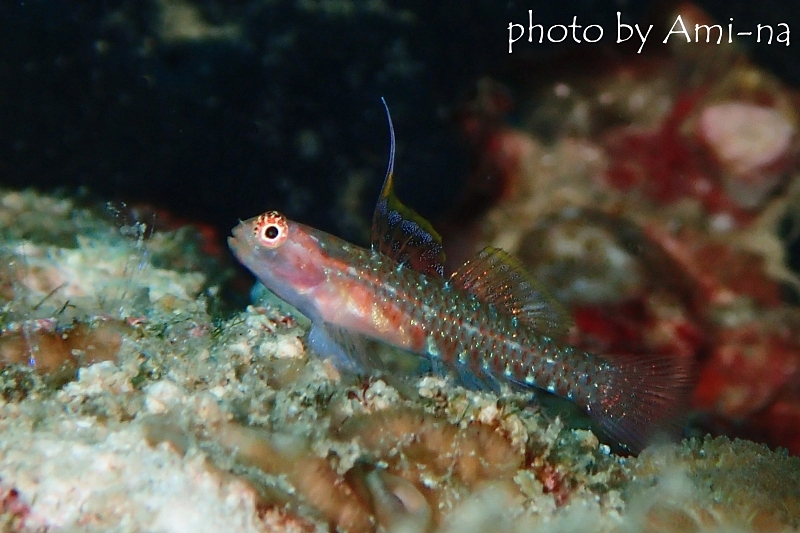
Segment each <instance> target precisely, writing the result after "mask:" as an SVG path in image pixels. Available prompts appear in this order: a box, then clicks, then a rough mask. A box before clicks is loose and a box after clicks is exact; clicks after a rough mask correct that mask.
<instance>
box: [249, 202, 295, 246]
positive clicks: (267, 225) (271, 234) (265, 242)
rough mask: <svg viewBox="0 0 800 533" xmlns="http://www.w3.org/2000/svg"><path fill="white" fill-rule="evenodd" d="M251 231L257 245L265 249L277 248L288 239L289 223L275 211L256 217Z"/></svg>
mask: <svg viewBox="0 0 800 533" xmlns="http://www.w3.org/2000/svg"><path fill="white" fill-rule="evenodd" d="M253 230H254V231H255V234H256V239H258V242H259V244H261V246H264V247H266V248H277V247H279V246H280V245H282V244H283V243H284V242H285V241H286V239H287V238H288V237H289V223H288V222H287V221H286V217H285V216H283V215H281V214H280V213H278V212H277V211H268V212H266V213H264V214H263V215H261V216H260V217H258V219H256V224H255V226H254V228H253Z"/></svg>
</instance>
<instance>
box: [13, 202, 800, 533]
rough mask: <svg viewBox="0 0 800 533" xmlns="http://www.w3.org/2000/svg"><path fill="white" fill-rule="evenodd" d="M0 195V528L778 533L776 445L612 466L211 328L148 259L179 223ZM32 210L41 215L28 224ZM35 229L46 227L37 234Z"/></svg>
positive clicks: (284, 325)
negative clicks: (12, 209)
mask: <svg viewBox="0 0 800 533" xmlns="http://www.w3.org/2000/svg"><path fill="white" fill-rule="evenodd" d="M9 204H17V205H18V206H20V205H24V206H25V207H24V209H22V208H19V209H20V214H22V213H23V212H24V213H27V215H26V216H25V217H22V216H18V217H5V219H4V218H3V217H2V216H1V215H3V213H4V212H3V210H2V209H0V220H3V219H4V220H5V222H4V224H5V225H4V227H3V229H4V237H5V241H4V242H3V244H2V246H3V250H4V251H5V252H4V253H6V254H9V257H12V258H13V259H14V260H13V261H9V262H8V263H7V267H6V270H4V276H5V278H4V279H5V284H4V286H5V287H7V290H6V291H5V292H4V297H5V298H6V301H5V304H4V313H3V315H2V316H3V317H4V320H5V321H6V322H5V323H4V324H3V331H4V333H3V335H2V336H0V346H1V347H2V348H3V349H2V351H0V354H2V356H3V362H2V363H3V365H4V368H3V372H2V373H1V374H0V377H2V379H3V382H2V392H3V394H2V400H0V435H2V438H0V491H2V492H0V494H1V495H2V496H1V499H0V501H2V505H0V524H2V527H3V529H4V530H8V531H45V530H47V531H60V530H63V531H131V530H147V531H159V532H183V531H193V532H198V531H199V532H202V531H225V530H236V531H287V532H288V531H291V532H295V531H297V532H310V531H331V530H338V531H350V532H371V531H392V532H427V531H442V532H455V531H458V532H460V533H464V532H472V531H474V532H479V531H487V530H492V531H508V532H518V531H540V530H541V531H544V530H547V531H552V530H554V529H555V530H566V529H572V530H574V529H576V528H578V529H581V530H593V531H686V530H693V531H704V530H708V531H711V530H718V529H719V528H721V527H728V528H736V529H737V530H742V531H748V530H753V531H759V530H765V529H767V528H769V529H770V530H776V531H777V530H782V529H785V530H788V529H790V528H793V527H794V528H796V527H798V526H800V503H798V502H800V486H798V483H797V480H798V479H800V459H798V458H794V457H789V456H787V455H786V454H783V453H778V452H772V451H769V450H767V449H766V448H764V447H761V446H758V445H755V444H752V443H748V442H743V441H735V442H731V441H729V440H727V439H716V440H711V439H708V440H705V441H700V440H690V441H686V442H684V443H682V444H680V445H675V444H661V445H657V446H654V447H652V448H649V449H648V450H646V451H645V452H643V453H642V454H641V455H640V456H639V457H638V458H634V457H623V456H618V455H616V454H614V453H611V451H610V450H609V448H608V447H607V446H605V445H603V444H601V442H600V441H599V440H598V438H597V437H596V436H595V435H594V434H593V433H592V432H591V431H589V430H586V429H575V428H572V427H570V426H569V425H568V424H567V423H566V422H565V421H564V419H562V418H560V417H558V416H555V415H552V414H547V412H545V411H543V410H541V409H540V407H539V405H538V404H537V403H536V402H535V401H533V402H532V401H531V398H530V397H529V396H528V395H524V394H511V393H508V394H504V395H501V396H497V395H495V394H493V393H489V392H473V391H467V390H464V389H463V388H460V387H458V386H455V385H453V384H452V383H451V382H450V381H449V380H446V379H442V378H438V377H431V376H408V377H405V378H402V377H396V376H394V377H392V376H387V377H385V378H381V377H379V376H371V377H357V376H347V375H340V373H339V372H337V370H336V369H335V368H334V367H332V366H331V365H330V364H329V363H328V362H326V361H324V360H321V359H319V358H317V357H316V356H314V355H313V354H309V353H308V352H307V351H306V349H305V348H304V340H303V335H304V326H303V325H302V324H303V323H302V321H299V320H297V319H296V318H297V317H292V316H291V315H289V314H287V313H286V311H285V310H282V309H280V308H279V307H276V306H272V305H270V304H268V303H263V305H261V306H250V307H248V308H247V309H246V310H244V311H239V312H236V313H234V314H233V315H232V316H230V317H227V318H217V319H213V318H212V317H211V316H210V315H209V313H208V310H207V309H208V308H209V307H211V305H210V300H211V299H212V298H214V295H215V294H216V291H215V290H214V289H213V288H207V287H206V285H205V281H204V280H205V276H204V273H203V272H201V271H190V270H187V269H186V265H187V264H194V265H201V264H203V263H202V262H194V261H188V262H186V261H181V266H180V269H171V268H170V265H169V264H168V262H167V261H165V260H164V258H165V257H173V256H174V252H175V250H176V249H180V247H181V246H182V245H185V246H187V250H193V249H194V248H192V247H191V246H188V245H186V244H182V243H185V241H183V240H182V239H185V238H186V235H185V234H186V232H185V231H183V232H176V233H160V234H155V235H153V236H151V237H150V238H148V239H144V240H142V239H138V238H136V236H137V235H138V234H139V233H137V232H136V231H133V233H134V238H132V239H131V238H130V237H125V236H124V235H120V230H119V228H118V227H116V226H114V225H113V224H110V223H107V222H105V221H103V220H102V219H101V218H98V217H97V216H96V215H94V214H93V213H92V212H90V211H86V210H82V209H79V208H77V207H76V206H75V205H74V204H71V203H70V201H69V200H67V199H53V198H49V197H43V196H40V195H37V194H35V193H32V192H23V193H17V192H3V193H2V195H1V196H0V207H2V206H8V205H9ZM53 205H63V206H64V209H63V215H61V216H62V218H61V219H60V220H58V217H57V216H51V217H45V216H38V217H37V216H33V215H35V213H37V212H38V211H37V210H40V209H41V210H43V211H45V212H50V213H52V209H53V207H52V206H53ZM23 219H25V220H27V222H26V223H25V224H27V225H28V226H27V227H26V226H23V225H20V224H19V222H15V221H19V220H23ZM37 221H41V223H42V224H43V225H47V224H53V223H54V222H58V224H56V225H57V226H58V227H59V229H60V234H59V236H58V239H57V240H56V241H53V240H51V241H49V242H48V241H47V240H46V239H44V238H43V236H44V235H47V231H44V230H42V228H37V227H36V226H37ZM130 228H131V226H128V227H125V228H123V231H122V233H126V234H129V233H131V231H130ZM25 250H29V251H30V252H29V254H28V253H27V252H25ZM164 250H169V253H164ZM154 257H159V258H161V259H160V260H159V264H160V266H159V267H158V268H156V267H154V266H153V264H152V261H153V258H154ZM65 258H69V259H68V260H67V259H65ZM65 261H66V263H65ZM122 295H136V296H135V297H127V296H125V297H122ZM34 325H35V326H36V327H34ZM55 375H57V376H58V379H52V377H53V376H55Z"/></svg>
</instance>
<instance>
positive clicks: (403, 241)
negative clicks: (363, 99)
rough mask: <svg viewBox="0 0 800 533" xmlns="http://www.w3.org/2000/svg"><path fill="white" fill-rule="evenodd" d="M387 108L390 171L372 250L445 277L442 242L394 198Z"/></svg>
mask: <svg viewBox="0 0 800 533" xmlns="http://www.w3.org/2000/svg"><path fill="white" fill-rule="evenodd" d="M381 101H382V102H383V105H384V107H386V116H387V118H388V119H389V133H390V135H391V149H390V152H389V168H388V169H387V170H386V178H385V179H384V180H383V188H382V189H381V194H380V196H379V197H378V203H377V205H375V214H374V215H373V217H372V249H373V250H374V251H377V252H380V253H382V254H384V255H387V256H389V257H391V258H392V259H394V260H395V261H397V262H398V263H400V264H402V265H406V266H408V267H410V268H412V269H414V270H416V271H417V272H420V273H422V274H426V275H434V276H443V275H444V248H443V247H442V238H441V237H440V236H439V234H438V233H436V230H434V229H433V226H431V225H430V223H429V222H428V221H427V220H425V219H424V218H423V217H421V216H420V215H418V214H417V213H416V212H415V211H414V210H413V209H411V208H410V207H406V206H405V205H403V203H402V202H401V201H400V199H399V198H397V196H396V195H395V194H394V187H393V180H394V152H395V140H394V126H393V125H392V117H391V116H390V115H389V107H388V106H387V105H386V101H385V100H384V99H383V98H381Z"/></svg>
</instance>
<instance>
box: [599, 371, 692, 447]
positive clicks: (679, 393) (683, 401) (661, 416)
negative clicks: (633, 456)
mask: <svg viewBox="0 0 800 533" xmlns="http://www.w3.org/2000/svg"><path fill="white" fill-rule="evenodd" d="M605 359H606V360H607V361H609V362H610V364H611V369H610V372H609V374H608V376H609V378H608V381H607V382H606V386H605V387H603V388H602V389H601V391H599V392H600V394H598V395H597V396H596V397H595V398H593V399H592V400H591V401H590V402H589V403H588V405H587V411H588V412H589V414H590V416H591V417H592V418H593V419H594V420H595V421H596V422H597V423H598V424H599V425H600V426H601V427H602V429H603V430H604V431H606V432H607V433H608V435H609V436H610V437H612V438H613V439H615V440H616V441H618V442H619V443H621V444H623V445H624V446H625V447H626V448H627V449H628V450H630V451H631V452H633V453H639V452H640V451H641V450H642V449H644V448H645V447H646V446H647V445H648V444H650V443H651V442H652V441H653V440H654V439H656V438H659V437H661V436H666V437H668V438H669V437H671V438H674V437H677V436H679V435H680V427H681V426H680V424H681V418H682V417H683V415H684V414H685V412H686V409H687V407H688V397H689V392H690V391H691V387H692V383H693V380H692V362H691V360H689V359H688V358H684V357H667V356H657V355H646V356H641V355H637V356H625V357H621V356H619V357H613V358H611V357H607V358H605Z"/></svg>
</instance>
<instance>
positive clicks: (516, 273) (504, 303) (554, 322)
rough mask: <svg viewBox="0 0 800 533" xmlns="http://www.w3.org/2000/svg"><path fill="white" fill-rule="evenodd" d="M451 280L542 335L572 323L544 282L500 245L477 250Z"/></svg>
mask: <svg viewBox="0 0 800 533" xmlns="http://www.w3.org/2000/svg"><path fill="white" fill-rule="evenodd" d="M451 282H452V283H453V284H454V285H456V286H457V287H460V288H462V289H464V290H466V291H468V292H469V293H471V294H473V295H474V296H475V297H476V298H478V299H479V300H481V301H483V302H485V303H489V304H492V305H494V306H495V308H496V309H497V311H498V312H500V313H505V314H509V315H512V316H514V317H516V318H517V319H518V320H519V321H520V323H521V324H522V325H525V326H528V327H530V328H531V329H533V330H534V331H535V332H536V333H538V334H540V335H547V336H548V337H559V336H561V335H563V334H564V333H565V332H566V331H567V330H568V329H569V328H570V326H571V325H572V319H571V317H570V315H569V314H568V313H567V312H566V310H564V308H563V307H561V305H560V304H559V303H558V302H557V301H555V299H553V297H552V296H550V295H549V294H548V292H547V290H546V289H545V288H544V287H543V286H542V284H541V283H539V282H538V281H536V280H535V279H533V278H532V277H531V276H530V274H528V272H527V271H526V270H525V267H523V266H522V265H521V264H520V262H519V261H518V260H517V259H515V258H514V257H512V256H510V255H509V254H507V253H506V252H504V251H503V250H501V249H499V248H493V247H491V246H487V247H486V248H484V249H483V250H481V251H480V252H478V254H477V255H476V256H475V257H474V258H473V259H470V260H469V261H467V262H466V263H464V264H463V265H462V266H461V268H459V269H458V270H457V271H456V272H455V273H453V275H452V277H451Z"/></svg>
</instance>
